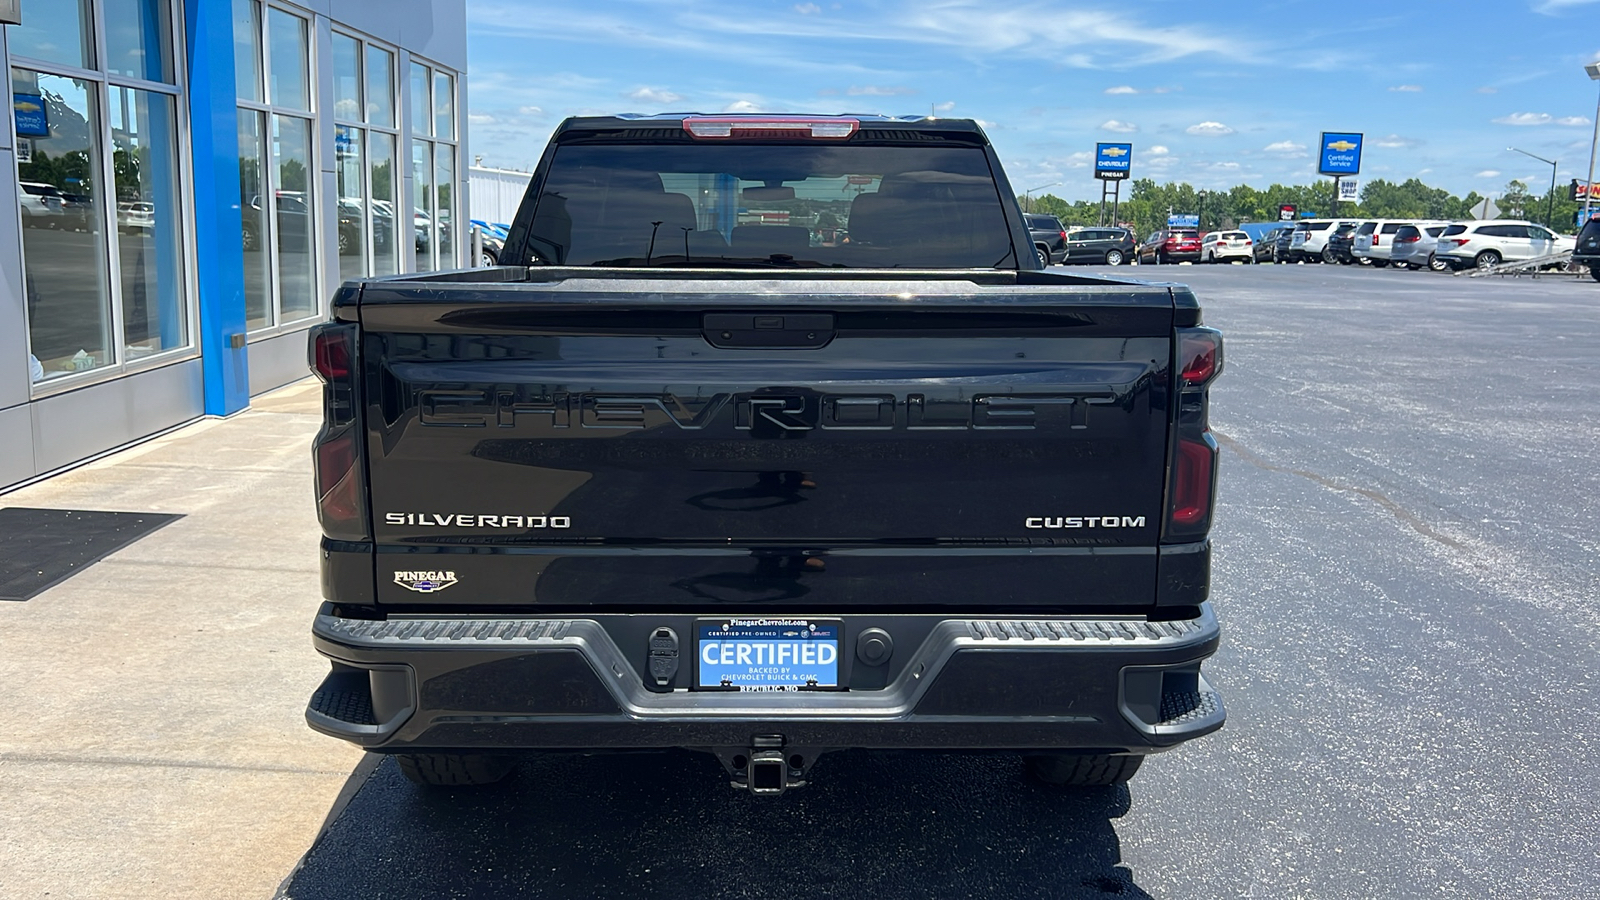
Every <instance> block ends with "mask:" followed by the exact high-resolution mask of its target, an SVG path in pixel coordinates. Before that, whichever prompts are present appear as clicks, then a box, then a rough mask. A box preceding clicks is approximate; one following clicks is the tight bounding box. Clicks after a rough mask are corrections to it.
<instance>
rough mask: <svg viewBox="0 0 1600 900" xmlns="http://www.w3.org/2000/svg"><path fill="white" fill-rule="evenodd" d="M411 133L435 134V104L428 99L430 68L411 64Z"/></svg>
mask: <svg viewBox="0 0 1600 900" xmlns="http://www.w3.org/2000/svg"><path fill="white" fill-rule="evenodd" d="M411 131H412V133H414V134H433V104H432V102H431V101H430V100H429V98H428V67H427V66H421V65H418V64H416V63H412V64H411Z"/></svg>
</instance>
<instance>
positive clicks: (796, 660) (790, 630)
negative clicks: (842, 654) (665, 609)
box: [694, 619, 839, 692]
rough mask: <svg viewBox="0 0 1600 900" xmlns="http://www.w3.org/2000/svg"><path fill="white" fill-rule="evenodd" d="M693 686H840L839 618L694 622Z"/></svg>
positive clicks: (742, 688)
mask: <svg viewBox="0 0 1600 900" xmlns="http://www.w3.org/2000/svg"><path fill="white" fill-rule="evenodd" d="M695 632H696V634H695V653H694V658H695V672H696V675H695V687H696V688H698V689H700V690H713V691H714V690H722V691H751V692H757V691H772V692H780V691H807V690H809V691H817V690H837V689H838V688H839V623H838V622H833V621H821V622H819V621H813V620H810V619H716V620H710V621H701V622H699V623H697V624H696V628H695Z"/></svg>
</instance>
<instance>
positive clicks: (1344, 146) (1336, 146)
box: [1317, 131, 1361, 175]
mask: <svg viewBox="0 0 1600 900" xmlns="http://www.w3.org/2000/svg"><path fill="white" fill-rule="evenodd" d="M1318 158H1319V159H1321V160H1322V165H1321V167H1319V168H1318V169H1317V171H1318V172H1321V173H1322V174H1323V175H1359V174H1360V173H1361V135H1359V134H1346V133H1343V132H1335V131H1324V132H1323V133H1322V151H1321V152H1320V153H1319V154H1318Z"/></svg>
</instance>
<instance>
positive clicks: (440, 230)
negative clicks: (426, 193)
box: [433, 144, 456, 269]
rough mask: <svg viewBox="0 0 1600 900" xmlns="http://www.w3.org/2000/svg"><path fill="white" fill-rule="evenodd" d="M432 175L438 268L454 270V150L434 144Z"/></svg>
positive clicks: (443, 145) (447, 146)
mask: <svg viewBox="0 0 1600 900" xmlns="http://www.w3.org/2000/svg"><path fill="white" fill-rule="evenodd" d="M433 174H434V180H433V183H434V187H435V190H436V191H437V197H438V202H437V203H436V204H434V207H433V209H434V213H433V221H434V225H435V228H434V230H435V232H436V233H437V235H438V244H439V268H441V269H454V268H455V267H456V257H455V223H454V222H452V221H451V218H452V217H451V211H452V210H454V209H455V202H454V200H453V198H454V196H455V187H456V154H455V148H454V147H451V146H449V145H446V144H436V145H434V148H433Z"/></svg>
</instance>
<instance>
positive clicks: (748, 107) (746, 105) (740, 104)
mask: <svg viewBox="0 0 1600 900" xmlns="http://www.w3.org/2000/svg"><path fill="white" fill-rule="evenodd" d="M722 111H723V112H725V113H754V112H761V107H760V106H759V105H757V104H756V103H754V102H753V101H750V100H735V101H733V102H732V103H729V104H728V105H727V106H724V107H723V108H722Z"/></svg>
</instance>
